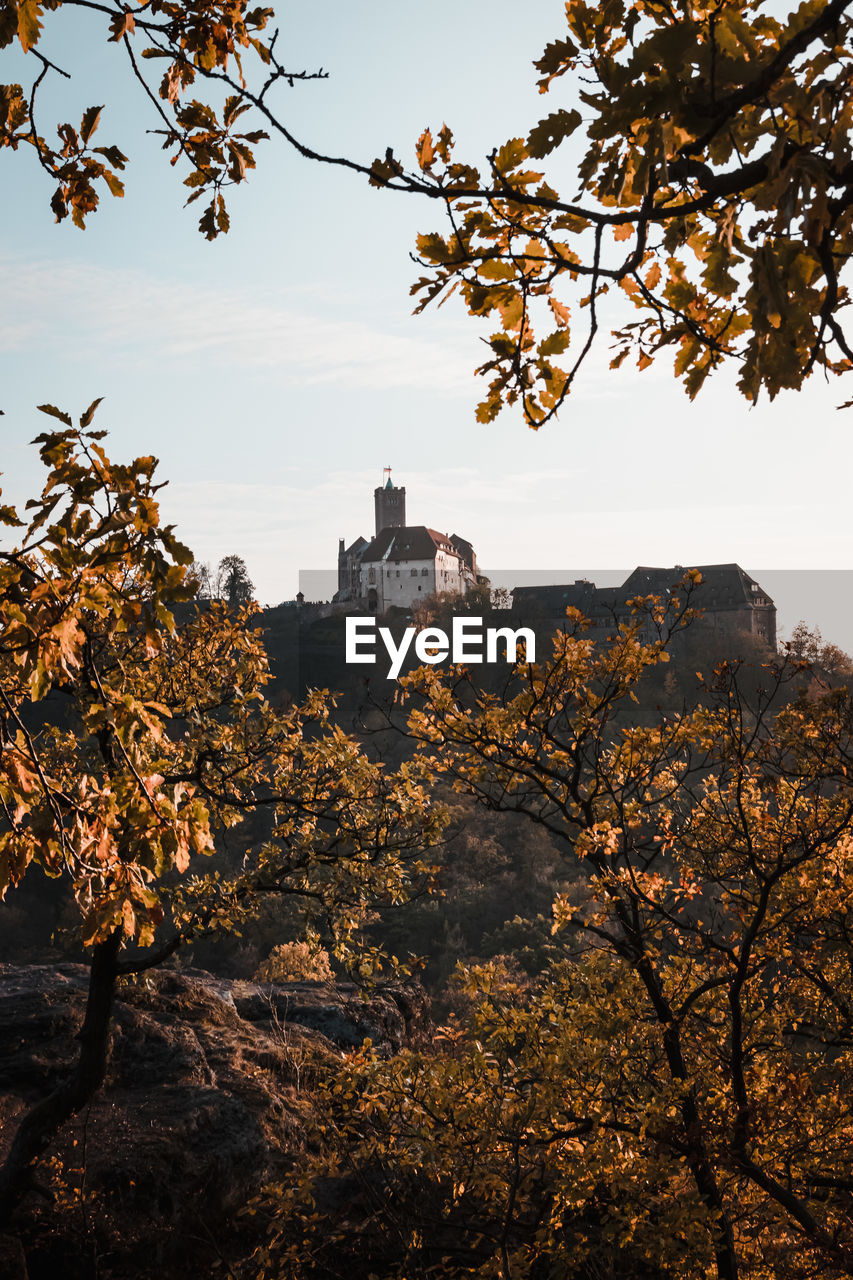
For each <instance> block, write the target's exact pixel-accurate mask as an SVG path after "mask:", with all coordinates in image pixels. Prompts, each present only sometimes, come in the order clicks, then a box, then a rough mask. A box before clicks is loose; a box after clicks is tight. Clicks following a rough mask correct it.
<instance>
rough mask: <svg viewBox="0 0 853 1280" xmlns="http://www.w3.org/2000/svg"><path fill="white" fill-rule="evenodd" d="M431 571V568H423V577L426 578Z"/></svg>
mask: <svg viewBox="0 0 853 1280" xmlns="http://www.w3.org/2000/svg"><path fill="white" fill-rule="evenodd" d="M428 573H429V569H421V577H422V578H425V577H426V576H427V574H428Z"/></svg>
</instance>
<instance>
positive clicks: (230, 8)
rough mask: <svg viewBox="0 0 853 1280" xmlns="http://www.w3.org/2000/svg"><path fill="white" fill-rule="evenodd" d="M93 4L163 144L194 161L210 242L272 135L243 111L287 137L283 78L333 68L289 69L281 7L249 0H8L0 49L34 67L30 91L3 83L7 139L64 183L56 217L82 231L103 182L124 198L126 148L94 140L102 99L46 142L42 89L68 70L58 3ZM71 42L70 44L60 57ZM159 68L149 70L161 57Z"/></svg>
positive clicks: (193, 195) (194, 187) (1, 120)
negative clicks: (57, 55)
mask: <svg viewBox="0 0 853 1280" xmlns="http://www.w3.org/2000/svg"><path fill="white" fill-rule="evenodd" d="M61 8H64V9H66V10H79V11H81V16H82V15H83V12H84V11H88V10H92V9H94V10H95V12H97V13H98V14H100V15H102V16H103V27H104V35H105V37H106V39H107V40H108V41H111V42H114V43H116V44H120V45H121V46H122V48H123V50H124V52H125V54H126V56H127V66H128V71H129V74H130V77H131V79H132V81H134V82H137V83H138V85H139V86H140V87H141V89H142V91H143V93H144V94H145V96H146V97H147V99H148V101H149V104H150V106H151V109H152V116H153V119H154V121H156V122H157V124H158V126H159V127H158V128H157V129H155V130H154V132H155V133H158V134H160V135H161V136H162V138H163V149H164V150H165V151H167V152H170V153H171V163H172V164H176V163H177V162H179V161H180V162H181V164H182V165H183V166H186V167H187V168H188V169H189V172H188V174H187V176H186V177H185V178H184V185H185V186H186V187H187V188H188V191H189V195H188V198H187V203H188V204H190V203H192V202H194V201H196V200H199V199H201V198H202V197H203V198H205V199H206V200H209V202H208V203H207V204H206V206H205V209H204V212H203V213H202V216H201V219H200V221H199V230H200V231H201V232H202V233H203V234H204V235H205V236H206V237H207V238H208V239H209V240H213V239H215V238H216V236H217V235H219V234H220V233H222V232H224V231H227V230H228V227H229V217H228V212H227V209H226V205H225V196H224V194H223V192H224V191H225V190H226V189H227V188H228V187H231V186H234V185H236V184H239V183H241V182H244V181H245V180H246V178H247V176H248V172H249V171H250V170H251V169H253V168H254V167H255V157H254V151H253V148H254V147H255V146H256V144H257V143H258V142H260V141H262V140H263V139H264V138H267V137H268V136H269V135H268V134H267V133H266V132H265V131H264V129H262V128H261V129H248V130H246V129H245V121H244V120H243V119H242V117H243V116H244V115H245V113H246V112H247V111H248V110H249V109H250V108H251V107H252V106H254V107H256V109H257V110H258V111H259V112H260V114H261V115H262V116H264V117H269V118H270V119H274V120H276V124H275V128H276V130H277V132H278V133H279V134H281V135H282V136H284V137H285V138H287V137H289V134H288V131H287V129H286V127H285V126H284V125H283V124H281V122H279V121H278V120H277V119H276V118H275V116H273V114H272V112H271V111H270V109H269V106H268V100H269V98H270V97H272V96H273V91H274V89H275V87H276V86H277V85H278V84H279V83H280V82H281V81H284V82H285V83H286V84H288V85H290V86H291V87H293V85H294V84H295V82H296V81H297V80H310V79H316V78H321V77H322V76H323V75H324V73H323V72H322V71H317V72H306V71H300V72H294V71H290V70H288V69H287V68H285V67H284V66H283V64H282V63H281V62H280V60H279V57H278V53H277V50H276V43H277V39H278V32H277V31H273V32H272V33H271V34H268V30H267V29H268V27H269V23H270V20H271V18H272V17H273V10H272V9H271V8H264V7H262V6H256V7H254V8H251V7H250V6H249V5H248V4H247V3H246V2H245V0H202V3H199V4H193V5H187V4H183V3H181V2H180V0H152V3H149V4H140V5H138V6H137V5H126V4H123V3H117V2H116V3H113V0H106V2H105V3H103V4H97V5H92V4H91V3H89V0H44V3H39V0H11V2H10V3H8V4H4V5H3V6H2V9H0V48H7V47H8V46H10V45H12V44H13V43H17V44H18V46H19V47H20V49H21V50H22V51H23V52H24V54H26V55H27V57H28V59H29V60H30V61H31V62H32V64H33V74H32V79H31V82H30V84H29V85H28V86H27V87H26V89H25V88H24V87H23V86H22V85H19V84H5V85H0V147H3V146H5V147H9V148H11V149H12V150H13V151H17V150H18V149H19V148H20V147H22V146H23V147H25V148H32V149H33V151H34V152H35V154H36V156H37V158H38V162H39V164H40V165H41V167H42V169H43V170H44V171H45V172H46V173H47V175H48V177H49V178H50V179H51V181H52V182H55V183H56V186H55V188H54V191H53V195H52V197H51V201H50V207H51V209H52V210H53V212H54V214H55V216H56V220H57V221H61V220H62V219H63V218H66V217H68V216H70V217H71V219H72V221H73V222H74V224H75V225H76V226H78V227H80V228H83V227H84V226H85V224H86V218H87V217H88V216H89V214H91V213H93V212H94V211H95V210H96V209H97V207H98V204H99V201H100V194H99V192H100V188H99V186H98V184H99V183H101V182H103V184H104V186H105V187H106V189H107V190H109V192H110V194H111V195H113V196H122V195H124V186H123V184H122V181H121V179H120V178H119V176H118V174H119V173H120V172H122V171H123V170H124V168H125V166H126V164H127V160H128V158H127V156H126V155H125V154H124V153H123V152H122V151H121V150H120V148H119V147H117V146H115V145H113V144H110V145H108V146H94V145H93V139H94V135H95V133H96V131H97V129H98V126H99V124H100V120H101V113H102V111H103V110H104V108H103V107H102V106H92V107H89V108H88V109H87V110H86V111H85V112H84V113H83V117H82V120H81V122H80V125H79V127H76V128H75V127H74V125H72V124H70V123H68V122H66V123H64V124H60V125H59V126H58V127H57V139H56V141H48V139H47V138H46V137H45V136H43V135H42V134H41V133H40V131H39V125H38V123H37V115H38V106H39V101H38V95H39V91H40V89H41V87H42V84H43V83H44V81H45V79H46V78H47V77H48V76H64V77H66V78H70V75H69V72H68V71H66V70H65V69H64V67H60V66H59V65H58V63H56V62H54V61H52V60H51V58H49V57H47V56H46V54H45V53H44V52H43V49H44V45H45V30H44V28H45V24H49V23H50V22H51V21H52V19H51V18H50V17H48V14H53V13H56V12H57V11H58V10H59V9H61ZM66 52H67V45H66V46H64V47H63V54H65V53H66ZM255 59H257V63H258V64H259V65H260V68H261V75H260V82H259V83H256V84H255V87H254V90H250V89H249V88H248V86H247V82H246V79H245V73H246V71H247V69H248V67H249V65H251V64H255ZM152 62H153V65H154V67H155V68H159V70H161V71H162V76H161V78H159V83H158V78H157V77H156V76H155V77H150V76H149V75H148V74H147V71H146V68H147V66H148V64H149V63H152ZM199 82H200V83H201V84H205V83H206V84H207V86H208V87H209V89H210V92H209V93H208V95H207V100H206V101H202V100H200V99H198V98H195V97H193V98H190V97H189V94H190V92H191V91H194V90H197V89H198V86H199Z"/></svg>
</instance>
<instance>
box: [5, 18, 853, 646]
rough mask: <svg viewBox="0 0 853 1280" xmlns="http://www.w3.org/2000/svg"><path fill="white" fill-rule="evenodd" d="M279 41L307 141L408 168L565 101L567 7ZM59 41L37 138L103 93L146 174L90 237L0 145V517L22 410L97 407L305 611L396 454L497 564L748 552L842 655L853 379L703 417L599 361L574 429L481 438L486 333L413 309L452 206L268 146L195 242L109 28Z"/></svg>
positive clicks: (294, 26) (489, 432) (435, 521)
mask: <svg viewBox="0 0 853 1280" xmlns="http://www.w3.org/2000/svg"><path fill="white" fill-rule="evenodd" d="M280 26H281V35H280V38H279V51H286V57H285V61H286V62H287V65H288V66H290V67H291V68H293V69H295V70H301V69H302V68H307V69H317V68H319V67H322V68H323V69H324V70H325V71H327V72H328V78H327V79H323V80H320V81H315V82H311V83H304V84H298V83H297V84H296V85H295V86H294V87H293V88H289V87H288V86H286V85H282V86H280V92H279V97H278V99H277V105H278V107H279V110H280V112H281V114H282V116H283V118H284V119H285V120H286V122H287V123H288V126H289V127H290V128H291V129H292V131H293V132H294V133H296V134H297V136H299V137H300V138H301V139H303V140H304V141H305V142H306V143H308V144H309V145H311V146H313V147H315V148H317V149H318V150H327V151H329V152H332V153H334V154H339V155H347V156H352V157H354V158H356V159H359V160H362V161H365V162H368V163H369V162H370V161H371V160H372V159H373V158H374V156H376V155H381V154H384V151H385V148H386V147H387V146H389V145H390V146H393V148H394V150H395V152H396V153H397V154H398V155H400V156H403V157H405V158H406V159H409V160H411V159H412V157H413V149H414V144H415V142H416V140H417V138H418V135H419V134H420V132H421V131H422V130H423V128H424V127H425V126H427V125H431V126H432V127H433V128H434V129H435V128H438V127H439V126H440V125H441V124H442V123H443V122H444V121H446V122H447V123H448V124H449V125H450V126H451V128H452V129H453V131H454V134H455V136H456V139H457V152H458V155H459V156H460V157H461V158H463V157H464V158H466V159H470V160H472V161H473V162H475V163H476V162H479V161H480V160H481V159H482V157H483V156H484V154H485V153H486V152H488V151H489V150H490V149H491V147H492V146H493V145H495V144H496V143H500V142H502V141H503V140H505V139H506V138H507V137H510V136H514V135H517V134H521V133H525V132H527V131H528V130H529V129H530V127H531V126H532V125H533V124H535V123H536V121H537V120H538V119H540V118H541V117H542V116H543V115H544V114H547V112H548V111H552V110H556V109H557V107H558V106H561V105H566V104H567V103H568V104H571V102H572V101H573V97H572V95H573V92H574V89H573V87H572V86H571V85H566V84H565V83H564V82H557V88H556V92H554V91H552V93H551V94H550V95H549V96H548V97H547V98H542V97H541V96H540V95H539V94H538V92H537V89H536V86H535V77H536V73H535V71H534V69H533V67H532V61H533V59H534V58H536V57H537V56H539V54H540V53H541V50H542V48H543V47H544V45H545V44H546V43H547V42H548V41H549V40H551V39H554V38H556V37H557V36H558V35H559V34H561V32H562V28H563V6H562V4H561V3H560V0H526V3H525V4H524V5H523V6H520V5H518V3H517V2H510V0H465V2H464V3H461V4H460V3H459V0H452V2H451V0H433V3H431V4H430V5H429V6H428V7H427V6H423V5H416V4H414V3H411V2H410V0H361V3H358V4H353V3H352V0H348V2H346V3H345V2H344V0H312V3H311V4H310V5H304V4H303V5H290V6H286V7H283V8H281V9H280ZM40 47H41V48H42V49H43V51H44V53H45V54H46V55H48V56H49V57H51V59H52V60H53V61H55V62H57V63H59V64H60V65H61V66H63V68H65V69H66V70H68V71H70V72H71V74H72V79H71V80H70V81H65V80H59V78H58V77H53V78H52V79H51V80H50V81H48V82H46V84H45V88H44V91H43V92H44V97H43V101H42V107H41V112H42V114H41V122H42V123H41V127H42V131H43V132H47V131H48V129H49V127H50V126H51V125H52V123H53V122H54V121H58V120H65V119H71V120H72V121H75V122H76V121H78V120H79V118H80V115H81V114H82V111H83V110H84V109H85V108H86V107H87V106H90V105H92V104H96V103H97V104H100V103H102V102H103V103H105V104H106V109H105V110H104V112H103V116H102V121H101V125H100V128H99V138H100V141H101V142H102V144H106V143H116V144H117V145H119V146H120V147H121V148H122V150H124V151H125V153H126V154H128V155H129V156H130V157H131V163H130V166H129V168H128V170H127V195H126V197H125V199H123V200H112V199H110V198H109V197H108V196H105V197H104V201H103V203H102V207H101V210H100V211H99V212H98V213H97V214H95V215H94V216H93V217H91V218H90V220H89V224H88V227H87V229H86V231H85V232H80V231H79V230H77V229H76V228H75V227H73V226H72V225H71V224H70V220H68V221H66V222H65V223H63V224H61V225H58V226H57V225H55V224H54V221H53V215H52V214H51V212H50V210H49V207H48V202H49V199H50V194H51V187H50V184H49V181H48V179H47V178H46V176H45V175H44V174H42V173H41V172H40V171H39V169H38V167H37V165H36V163H35V161H34V158H33V157H32V156H29V155H25V154H23V153H18V154H11V153H10V152H9V151H8V150H6V151H4V152H3V155H2V159H0V165H2V187H0V190H2V191H3V194H4V199H3V200H2V202H0V225H2V230H3V235H2V240H0V246H2V247H0V270H2V278H3V282H4V287H3V289H2V291H0V408H2V409H3V410H4V412H5V416H4V417H3V418H2V419H0V441H2V444H0V467H2V470H3V472H4V473H5V475H4V490H5V493H6V495H7V497H8V499H9V500H14V501H23V500H25V499H26V498H27V497H28V496H30V495H31V494H32V493H34V492H36V491H38V490H39V489H40V487H41V473H40V468H39V464H38V461H37V458H36V454H35V450H34V449H33V448H32V447H31V445H30V444H29V442H30V441H31V440H32V438H33V436H34V435H36V434H37V432H38V431H41V430H43V429H44V427H45V425H46V423H47V419H44V418H42V417H41V415H39V414H38V413H37V412H36V409H35V406H36V405H37V404H40V403H44V402H46V401H47V402H51V403H54V404H57V405H60V406H62V407H63V408H65V409H67V410H68V411H69V412H72V413H79V412H80V411H82V409H84V408H85V407H86V406H87V405H88V404H89V403H90V401H91V400H93V399H94V398H95V397H96V396H99V395H102V396H104V403H103V405H102V406H101V409H100V410H99V413H98V418H97V423H96V425H99V426H101V427H103V428H105V429H107V430H108V432H109V438H108V441H107V449H108V452H110V453H111V454H112V455H113V456H114V457H116V458H126V457H128V456H131V455H135V454H139V453H154V454H155V455H156V456H157V457H158V458H159V459H160V469H159V474H160V476H161V478H162V479H164V480H167V481H168V486H167V488H166V489H164V490H163V493H162V507H163V511H164V514H165V516H166V518H167V519H168V520H170V521H173V522H174V523H175V524H176V525H177V527H178V533H179V535H180V536H181V537H182V538H183V540H184V541H185V542H187V543H188V544H189V545H190V546H191V547H192V549H193V551H194V552H195V554H196V556H197V558H199V559H201V560H207V561H217V560H218V559H219V558H220V557H222V556H224V555H227V554H237V555H241V556H242V557H243V558H244V559H245V561H246V563H247V566H248V569H249V573H250V576H251V577H252V579H253V581H254V583H255V585H256V588H257V591H258V596H259V598H260V599H261V600H262V601H263V602H265V603H271V604H274V603H277V602H278V601H281V600H284V599H288V598H292V597H293V595H294V594H295V592H296V590H297V587H298V575H299V572H300V570H307V569H312V570H313V569H322V568H333V567H334V565H335V561H336V554H337V546H338V538H339V537H344V538H345V539H346V540H347V542H348V543H349V542H350V541H352V540H353V539H354V538H355V537H356V536H357V535H358V534H363V535H366V536H369V535H370V534H371V533H372V524H373V496H372V495H373V489H374V487H375V486H376V485H377V484H378V483H379V482H380V480H381V477H382V469H383V468H384V467H385V466H391V467H392V468H393V472H392V474H393V477H394V479H395V481H396V482H397V483H399V484H404V485H405V486H406V489H407V502H408V519H409V522H410V523H413V524H421V523H422V524H427V525H430V526H431V527H433V528H437V529H439V530H441V531H444V532H456V533H459V534H462V535H463V536H464V537H466V538H468V539H469V540H470V541H472V542H473V543H474V545H475V547H476V550H477V554H478V557H479V560H480V563H481V565H482V567H483V568H484V570H485V571H486V572H489V571H490V570H491V571H494V572H498V573H500V574H506V573H508V572H509V573H511V572H512V571H514V570H519V571H520V570H524V571H528V572H529V571H531V570H534V571H542V572H545V573H546V574H547V571H551V570H553V577H554V580H560V579H561V578H562V577H565V576H572V577H576V576H581V575H585V576H590V577H595V575H596V574H597V573H598V574H599V575H600V578H601V580H602V581H603V580H604V574H605V573H606V572H607V571H610V572H611V573H613V572H616V571H619V570H623V569H624V570H625V571H628V570H629V569H631V568H632V567H633V566H634V565H635V564H638V563H640V564H652V565H654V564H660V565H671V564H675V563H678V564H685V565H689V564H702V563H720V562H727V561H732V560H734V561H738V562H739V563H740V564H741V565H743V567H744V568H746V569H747V570H748V571H749V572H750V573H752V574H753V576H756V577H758V579H759V581H764V580H765V579H766V585H767V589H768V590H771V591H772V592H775V598H776V600H777V604H778V605H779V608H780V621H781V624H782V627H783V629H786V630H787V631H790V629H791V627H792V626H793V625H794V623H796V621H797V620H798V618H799V617H802V616H805V617H806V618H807V619H808V620H809V621H810V622H812V623H816V624H817V625H819V626H820V627H821V629H822V631H823V633H824V637H825V638H826V639H830V640H833V641H835V642H836V643H840V644H842V645H843V646H844V647H846V648H848V649H853V605H851V599H853V591H851V586H853V572H851V570H853V534H851V529H850V522H849V519H848V515H847V511H848V493H849V486H850V474H851V465H850V464H851V460H853V458H852V457H851V454H852V453H853V448H852V447H851V433H852V432H853V419H851V416H850V413H849V412H847V413H845V412H838V411H837V410H836V405H837V404H838V403H840V402H841V401H843V400H845V399H849V398H850V391H849V390H848V389H847V388H846V387H843V386H841V385H840V384H836V385H834V386H826V385H823V384H821V383H819V382H818V381H817V380H815V379H813V380H812V382H811V383H810V384H808V385H807V387H806V388H805V389H804V390H803V391H802V392H800V393H787V394H783V395H780V396H779V397H778V398H777V399H776V400H775V401H774V402H773V403H772V404H769V403H766V402H765V403H760V404H759V405H758V406H757V407H756V408H753V409H751V408H750V407H749V406H748V405H747V403H746V402H745V401H744V400H743V399H742V398H741V397H740V396H739V394H738V393H737V391H736V389H735V387H734V382H733V378H732V377H730V376H729V375H728V374H726V375H723V376H722V377H718V378H717V379H716V380H712V381H711V382H710V383H709V384H707V385H706V389H705V390H704V391H703V393H702V394H701V395H700V397H699V398H698V399H697V401H695V402H694V403H693V404H691V403H690V402H689V401H688V400H687V398H686V397H685V395H684V393H683V391H682V390H681V388H680V385H679V384H677V383H676V382H675V381H674V379H673V378H672V375H671V372H670V369H669V368H668V367H667V365H666V364H665V363H662V362H661V363H658V364H656V365H655V366H653V367H652V368H651V369H649V370H647V371H645V372H644V373H642V374H640V373H639V372H637V371H636V370H635V369H632V368H631V367H629V365H628V364H625V365H623V366H622V368H621V369H620V370H619V371H618V372H612V371H610V370H609V369H608V362H609V358H610V353H609V352H608V350H607V347H606V344H602V345H601V347H600V348H599V350H598V352H597V354H596V357H595V359H594V360H593V361H592V362H590V363H589V365H588V366H587V367H586V369H585V371H584V373H583V375H582V377H581V380H580V381H579V383H578V384H577V387H576V390H575V391H574V392H573V394H572V396H571V397H570V400H569V401H568V403H567V405H566V407H565V408H564V410H563V411H562V413H561V415H560V417H559V419H558V420H557V421H555V422H552V423H550V424H549V425H548V426H546V427H545V428H543V429H542V430H541V431H539V432H532V431H531V430H530V429H529V428H527V427H526V426H525V425H524V423H523V421H522V419H521V415H520V412H518V411H517V410H507V411H504V412H503V413H502V414H501V416H500V417H499V418H498V420H497V422H495V423H492V424H490V425H488V426H483V425H480V424H477V422H476V421H475V417H474V410H475V406H476V403H477V401H478V399H479V397H480V395H481V393H482V390H483V387H482V381H481V380H480V379H477V378H475V377H474V373H473V370H474V368H475V367H476V365H477V364H478V363H480V360H481V358H482V357H481V353H482V351H483V350H484V348H483V347H482V344H481V343H480V341H479V336H480V334H481V333H482V332H483V330H482V329H478V327H477V326H476V325H475V324H474V323H473V322H472V321H471V319H470V318H469V317H467V316H466V314H465V313H464V310H463V309H462V307H461V305H456V299H451V300H450V302H448V304H447V305H446V306H445V307H443V308H442V309H441V310H437V311H433V312H429V313H427V314H425V315H422V316H418V317H415V316H413V315H412V314H411V312H412V300H411V299H410V297H409V287H410V285H411V283H412V281H413V280H414V279H415V278H416V277H417V275H418V274H419V270H418V268H417V266H416V265H415V264H414V263H413V262H412V261H411V259H410V256H409V255H410V253H411V251H412V250H413V248H414V244H415V236H416V234H417V232H418V231H431V230H441V229H442V224H441V215H440V211H439V210H438V209H436V208H433V207H431V206H426V205H425V204H424V203H421V202H419V201H418V200H416V199H412V198H410V197H404V196H400V195H393V194H391V193H388V192H379V191H376V190H373V189H371V188H369V187H368V186H367V184H366V183H365V182H364V180H363V179H360V178H358V177H356V176H354V175H350V174H348V173H346V172H344V171H343V170H340V169H335V168H331V167H326V166H320V165H316V164H311V163H309V162H307V161H304V160H302V159H300V158H299V157H298V156H296V155H295V154H294V153H293V152H290V151H288V150H287V149H286V147H285V146H284V144H279V143H278V142H271V143H267V144H261V145H260V146H259V148H258V170H257V172H255V173H253V174H252V176H251V180H250V182H249V183H248V184H247V185H246V186H245V187H244V188H241V189H238V190H236V191H234V192H233V193H232V194H231V199H230V210H231V217H232V228H231V231H230V233H229V234H228V235H227V236H224V237H220V238H219V240H217V241H216V242H215V243H212V244H211V243H208V242H206V241H205V240H204V239H203V238H202V237H201V236H200V235H199V234H198V232H197V230H196V222H197V218H198V214H199V211H200V210H199V206H193V207H191V208H189V209H184V208H183V207H182V206H183V202H184V188H182V186H181V184H180V177H181V176H182V175H181V174H180V173H179V172H178V171H176V170H174V169H172V168H171V167H170V166H169V164H168V161H167V159H166V157H164V155H163V153H162V152H161V151H160V149H159V143H158V140H157V139H156V137H153V136H151V135H150V134H148V133H147V132H146V130H148V129H152V128H156V127H157V122H156V121H155V120H154V119H153V118H152V115H151V111H150V107H149V105H148V104H147V102H146V100H145V98H144V95H143V94H142V91H141V89H140V88H139V87H138V86H137V85H135V84H133V83H132V82H131V81H130V80H129V78H128V73H127V70H126V66H125V64H124V62H123V60H122V56H121V51H120V50H119V49H117V48H116V46H115V45H107V44H106V43H105V41H104V39H103V21H102V19H101V18H100V16H99V15H97V14H91V15H89V14H81V13H80V12H76V13H73V14H70V13H65V12H63V11H59V12H58V13H57V14H52V15H48V25H47V28H46V36H45V40H44V43H43V45H42V46H40ZM0 62H2V63H3V75H2V80H3V81H8V80H14V79H23V80H24V82H25V83H26V82H27V78H28V76H29V72H28V68H27V67H26V66H24V65H23V64H22V59H21V57H20V55H15V54H14V53H11V52H10V51H8V50H7V51H3V52H2V53H0ZM565 178H566V186H567V187H569V188H570V187H571V175H570V173H568V172H567V173H566V175H565ZM830 571H832V572H830ZM762 573H763V574H764V578H762ZM771 581H772V582H773V583H774V584H775V586H772V587H771Z"/></svg>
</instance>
